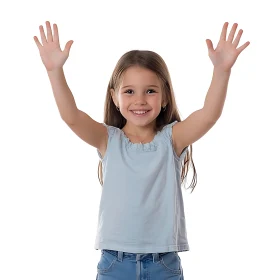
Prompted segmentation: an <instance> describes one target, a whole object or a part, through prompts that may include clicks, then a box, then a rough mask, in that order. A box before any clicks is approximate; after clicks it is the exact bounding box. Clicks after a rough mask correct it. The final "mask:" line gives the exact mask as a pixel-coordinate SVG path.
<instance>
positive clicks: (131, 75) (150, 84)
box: [111, 66, 165, 126]
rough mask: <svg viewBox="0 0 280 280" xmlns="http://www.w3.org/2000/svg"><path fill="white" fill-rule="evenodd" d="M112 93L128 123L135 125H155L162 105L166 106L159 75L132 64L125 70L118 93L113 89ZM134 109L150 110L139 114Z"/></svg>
mask: <svg viewBox="0 0 280 280" xmlns="http://www.w3.org/2000/svg"><path fill="white" fill-rule="evenodd" d="M111 95H112V98H113V100H114V103H115V105H117V106H118V107H119V108H120V112H121V114H122V115H123V117H124V118H125V119H126V120H127V123H130V124H132V125H133V126H147V125H148V124H150V123H152V125H153V126H154V124H155V119H156V117H157V116H158V115H159V113H160V111H161V107H164V106H165V104H163V100H162V97H163V94H162V90H161V83H160V80H159V79H158V77H157V75H156V74H155V73H154V72H153V71H151V70H149V69H146V68H142V67H139V66H131V67H129V68H128V69H127V70H126V71H125V72H124V74H123V79H122V81H121V83H120V86H119V90H118V92H117V94H116V93H115V92H114V91H113V90H111ZM132 110H133V111H134V110H135V111H137V110H140V111H141V110H144V111H146V110H148V112H147V113H146V114H144V115H140V116H138V115H135V114H134V113H133V112H132Z"/></svg>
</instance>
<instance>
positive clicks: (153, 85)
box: [122, 85, 158, 88]
mask: <svg viewBox="0 0 280 280" xmlns="http://www.w3.org/2000/svg"><path fill="white" fill-rule="evenodd" d="M126 87H133V85H128V86H125V87H122V88H126ZM147 87H157V88H158V86H156V85H149V86H147Z"/></svg>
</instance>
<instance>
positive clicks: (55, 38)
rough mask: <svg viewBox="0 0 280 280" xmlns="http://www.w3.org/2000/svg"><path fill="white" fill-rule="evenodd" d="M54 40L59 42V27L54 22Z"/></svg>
mask: <svg viewBox="0 0 280 280" xmlns="http://www.w3.org/2000/svg"><path fill="white" fill-rule="evenodd" d="M53 41H54V42H56V43H58V44H59V36H58V28H57V25H56V24H55V23H54V24H53Z"/></svg>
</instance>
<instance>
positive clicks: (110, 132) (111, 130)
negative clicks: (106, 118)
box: [96, 123, 116, 161]
mask: <svg viewBox="0 0 280 280" xmlns="http://www.w3.org/2000/svg"><path fill="white" fill-rule="evenodd" d="M102 124H103V125H104V126H105V127H106V128H107V133H108V141H107V148H106V152H105V154H104V157H102V155H101V153H100V152H99V150H98V149H96V151H97V154H98V156H99V158H100V160H101V161H103V160H104V159H105V158H106V156H107V154H108V149H109V144H110V142H111V139H112V136H113V135H114V133H115V130H116V128H115V127H114V126H111V125H107V124H106V123H102Z"/></svg>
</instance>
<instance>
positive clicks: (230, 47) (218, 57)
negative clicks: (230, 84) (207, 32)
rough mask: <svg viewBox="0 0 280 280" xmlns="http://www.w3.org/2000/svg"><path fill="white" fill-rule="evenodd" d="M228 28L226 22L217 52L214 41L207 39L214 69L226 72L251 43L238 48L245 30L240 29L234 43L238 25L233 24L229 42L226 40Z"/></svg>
mask: <svg viewBox="0 0 280 280" xmlns="http://www.w3.org/2000/svg"><path fill="white" fill-rule="evenodd" d="M227 27H228V22H225V23H224V25H223V29H222V33H221V36H220V41H219V43H218V45H217V47H216V49H215V50H214V48H213V44H212V41H211V40H209V39H206V44H207V47H208V54H209V57H210V59H211V61H212V63H213V65H214V67H217V68H220V69H222V70H224V71H229V70H230V69H231V67H232V66H233V65H234V63H235V61H236V59H237V57H238V56H239V54H240V53H241V52H242V51H243V50H244V49H245V48H246V47H247V46H248V45H249V44H250V42H249V41H247V42H246V43H245V44H243V45H242V46H240V47H239V48H237V46H238V44H239V41H240V38H241V34H242V33H243V30H242V29H240V30H239V32H238V34H237V36H236V38H235V40H234V41H233V38H234V34H235V31H236V28H237V23H234V24H233V26H232V29H231V31H230V33H229V36H228V40H226V34H227Z"/></svg>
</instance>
